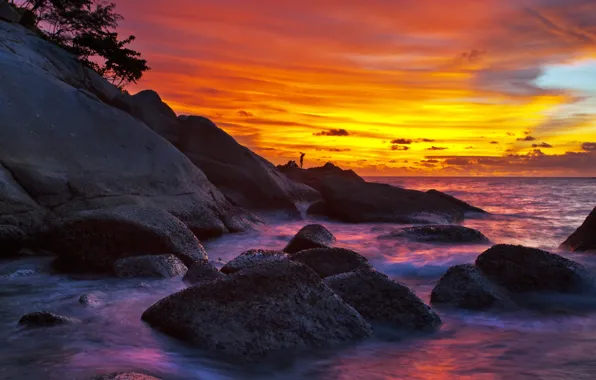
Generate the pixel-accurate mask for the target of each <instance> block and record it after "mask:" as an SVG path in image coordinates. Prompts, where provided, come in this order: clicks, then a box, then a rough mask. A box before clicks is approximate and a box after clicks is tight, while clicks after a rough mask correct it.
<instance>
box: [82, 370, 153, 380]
mask: <svg viewBox="0 0 596 380" xmlns="http://www.w3.org/2000/svg"><path fill="white" fill-rule="evenodd" d="M90 380H161V379H159V378H157V377H153V376H149V375H145V374H143V373H137V372H117V373H108V374H105V375H98V376H95V377H94V378H92V379H90Z"/></svg>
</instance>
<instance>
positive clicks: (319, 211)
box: [306, 201, 329, 216]
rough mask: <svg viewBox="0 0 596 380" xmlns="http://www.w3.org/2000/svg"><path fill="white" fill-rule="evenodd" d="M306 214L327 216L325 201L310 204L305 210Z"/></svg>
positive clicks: (327, 210)
mask: <svg viewBox="0 0 596 380" xmlns="http://www.w3.org/2000/svg"><path fill="white" fill-rule="evenodd" d="M306 215H309V216H329V209H328V206H327V203H326V202H324V201H318V202H315V203H313V204H312V205H310V207H309V208H308V209H307V210H306Z"/></svg>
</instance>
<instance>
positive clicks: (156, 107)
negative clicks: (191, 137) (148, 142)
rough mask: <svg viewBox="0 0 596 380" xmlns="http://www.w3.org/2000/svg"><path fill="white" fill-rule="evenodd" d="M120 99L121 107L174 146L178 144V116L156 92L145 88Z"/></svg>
mask: <svg viewBox="0 0 596 380" xmlns="http://www.w3.org/2000/svg"><path fill="white" fill-rule="evenodd" d="M121 100H122V102H123V103H124V104H125V105H126V106H125V107H122V106H121V108H123V109H124V110H125V111H127V112H129V113H130V114H131V115H133V116H134V117H136V118H137V119H139V120H141V121H143V122H144V123H145V124H147V126H149V128H151V129H153V130H154V131H155V132H157V133H159V134H160V135H161V136H163V137H164V138H165V139H167V140H168V141H170V142H171V143H172V144H174V145H175V146H177V145H178V140H177V139H178V137H179V133H180V126H179V123H178V116H177V115H176V113H175V112H174V110H172V109H171V108H170V106H168V105H167V104H166V103H164V102H163V101H162V100H161V97H160V96H159V94H158V93H157V92H155V91H151V90H145V91H141V92H138V93H137V94H135V95H125V96H123V97H122V98H121Z"/></svg>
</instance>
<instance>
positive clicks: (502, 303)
mask: <svg viewBox="0 0 596 380" xmlns="http://www.w3.org/2000/svg"><path fill="white" fill-rule="evenodd" d="M430 302H431V304H432V305H433V306H439V305H445V306H451V307H456V308H461V309H469V310H487V309H506V308H510V307H513V301H511V299H510V298H509V295H508V293H507V291H506V290H504V289H502V288H500V287H499V286H497V285H495V284H493V283H492V282H490V281H489V280H488V279H487V278H486V277H485V276H484V275H483V274H482V272H480V270H479V269H478V268H477V267H476V266H475V265H473V264H463V265H456V266H454V267H451V268H449V270H448V271H447V273H445V274H444V275H443V277H441V279H440V280H439V282H438V284H437V285H436V286H435V288H434V289H433V291H432V293H431V296H430Z"/></svg>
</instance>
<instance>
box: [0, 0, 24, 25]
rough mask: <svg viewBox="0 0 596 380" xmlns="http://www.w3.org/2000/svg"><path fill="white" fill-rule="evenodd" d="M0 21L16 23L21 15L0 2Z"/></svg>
mask: <svg viewBox="0 0 596 380" xmlns="http://www.w3.org/2000/svg"><path fill="white" fill-rule="evenodd" d="M0 20H3V21H8V22H13V23H18V22H19V21H20V20H21V15H20V14H19V12H17V11H16V10H15V9H14V8H13V7H12V6H10V5H9V4H8V3H7V2H6V1H4V0H0Z"/></svg>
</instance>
